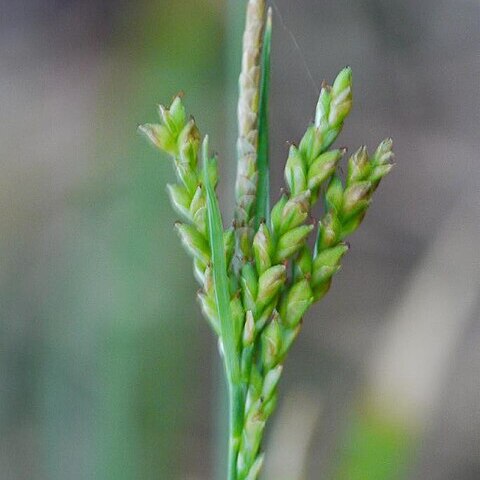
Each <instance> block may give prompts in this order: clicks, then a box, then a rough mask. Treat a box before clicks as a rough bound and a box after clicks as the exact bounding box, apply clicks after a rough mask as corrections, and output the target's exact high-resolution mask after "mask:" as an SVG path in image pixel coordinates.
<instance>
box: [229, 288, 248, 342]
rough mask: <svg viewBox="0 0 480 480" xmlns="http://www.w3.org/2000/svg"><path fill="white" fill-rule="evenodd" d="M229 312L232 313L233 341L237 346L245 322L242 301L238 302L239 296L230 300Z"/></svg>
mask: <svg viewBox="0 0 480 480" xmlns="http://www.w3.org/2000/svg"><path fill="white" fill-rule="evenodd" d="M230 311H231V313H232V321H233V327H234V332H235V339H236V340H237V342H238V344H239V343H240V341H241V340H242V334H243V324H244V320H245V312H244V311H243V306H242V301H241V300H240V297H239V295H235V296H234V297H233V298H232V299H231V300H230Z"/></svg>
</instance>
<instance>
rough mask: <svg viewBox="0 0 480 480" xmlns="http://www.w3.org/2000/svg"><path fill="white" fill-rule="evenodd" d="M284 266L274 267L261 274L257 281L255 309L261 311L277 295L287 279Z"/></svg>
mask: <svg viewBox="0 0 480 480" xmlns="http://www.w3.org/2000/svg"><path fill="white" fill-rule="evenodd" d="M286 270H287V269H286V267H285V265H275V266H274V267H271V268H269V269H268V270H267V271H266V272H265V273H263V274H262V275H261V276H260V278H259V280H258V296H257V307H258V309H259V310H261V309H262V308H263V307H265V306H266V305H268V304H269V303H270V302H271V301H272V300H273V299H274V298H275V296H276V295H277V294H278V292H279V291H280V288H282V286H283V285H284V284H285V280H286V279H287V274H286Z"/></svg>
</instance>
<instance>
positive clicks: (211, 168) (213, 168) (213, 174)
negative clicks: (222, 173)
mask: <svg viewBox="0 0 480 480" xmlns="http://www.w3.org/2000/svg"><path fill="white" fill-rule="evenodd" d="M206 162H207V172H208V178H209V180H210V184H211V185H212V187H213V188H215V187H216V186H217V183H218V160H217V158H216V157H211V158H208V159H207V160H206ZM202 175H203V172H202ZM203 181H205V179H203Z"/></svg>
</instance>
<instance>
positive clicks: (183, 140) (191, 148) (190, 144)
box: [177, 119, 200, 169]
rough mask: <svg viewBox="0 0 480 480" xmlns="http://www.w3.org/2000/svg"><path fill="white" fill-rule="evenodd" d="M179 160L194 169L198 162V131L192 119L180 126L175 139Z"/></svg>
mask: <svg viewBox="0 0 480 480" xmlns="http://www.w3.org/2000/svg"><path fill="white" fill-rule="evenodd" d="M177 145H178V151H179V154H180V162H181V163H185V164H187V165H188V166H189V167H190V168H191V169H195V168H196V167H197V164H198V151H199V147H200V132H199V131H198V128H197V125H196V124H195V121H194V120H193V119H191V120H189V122H188V123H187V124H186V125H185V126H184V127H183V128H182V131H181V132H180V134H179V136H178V139H177Z"/></svg>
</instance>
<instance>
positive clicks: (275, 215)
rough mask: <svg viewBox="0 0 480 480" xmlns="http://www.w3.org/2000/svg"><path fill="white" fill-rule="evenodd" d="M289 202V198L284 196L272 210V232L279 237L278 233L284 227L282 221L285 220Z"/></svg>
mask: <svg viewBox="0 0 480 480" xmlns="http://www.w3.org/2000/svg"><path fill="white" fill-rule="evenodd" d="M287 201H288V198H287V196H286V195H282V196H281V197H280V200H279V201H278V202H277V203H276V204H275V205H274V207H273V208H272V213H271V217H270V218H271V223H272V230H273V232H275V233H276V234H277V235H278V232H280V227H281V225H282V220H283V209H284V208H285V205H286V204H287Z"/></svg>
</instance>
